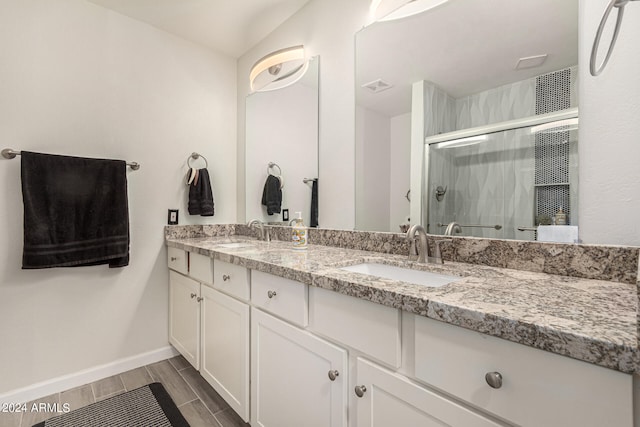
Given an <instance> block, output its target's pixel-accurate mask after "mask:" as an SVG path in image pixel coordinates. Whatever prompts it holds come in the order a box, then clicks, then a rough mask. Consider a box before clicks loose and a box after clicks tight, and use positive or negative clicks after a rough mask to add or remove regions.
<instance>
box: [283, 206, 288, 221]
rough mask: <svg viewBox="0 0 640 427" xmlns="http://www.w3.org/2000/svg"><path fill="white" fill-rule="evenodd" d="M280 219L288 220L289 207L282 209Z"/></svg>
mask: <svg viewBox="0 0 640 427" xmlns="http://www.w3.org/2000/svg"><path fill="white" fill-rule="evenodd" d="M282 220H283V221H289V209H282Z"/></svg>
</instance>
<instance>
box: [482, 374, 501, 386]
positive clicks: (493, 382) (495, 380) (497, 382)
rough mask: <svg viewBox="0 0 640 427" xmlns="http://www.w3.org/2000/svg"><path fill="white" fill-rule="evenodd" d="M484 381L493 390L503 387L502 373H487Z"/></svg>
mask: <svg viewBox="0 0 640 427" xmlns="http://www.w3.org/2000/svg"><path fill="white" fill-rule="evenodd" d="M484 379H485V380H486V381H487V384H489V387H491V388H500V387H502V374H501V373H500V372H487V374H486V375H485V376H484Z"/></svg>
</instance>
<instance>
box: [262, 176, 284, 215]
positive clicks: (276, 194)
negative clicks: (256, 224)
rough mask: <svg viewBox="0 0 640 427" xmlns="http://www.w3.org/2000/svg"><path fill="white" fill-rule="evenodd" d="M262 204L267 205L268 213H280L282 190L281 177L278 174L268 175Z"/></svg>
mask: <svg viewBox="0 0 640 427" xmlns="http://www.w3.org/2000/svg"><path fill="white" fill-rule="evenodd" d="M262 204H263V205H264V206H266V207H267V214H269V215H273V214H274V213H280V205H281V204H282V190H281V189H280V179H279V178H278V177H277V176H274V175H269V176H268V177H267V181H266V182H265V183H264V190H263V191H262Z"/></svg>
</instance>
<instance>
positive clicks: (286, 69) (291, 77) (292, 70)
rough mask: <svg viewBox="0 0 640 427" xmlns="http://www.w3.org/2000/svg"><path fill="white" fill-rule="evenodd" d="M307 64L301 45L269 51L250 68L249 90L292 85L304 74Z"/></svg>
mask: <svg viewBox="0 0 640 427" xmlns="http://www.w3.org/2000/svg"><path fill="white" fill-rule="evenodd" d="M307 66H308V61H307V60H306V57H305V52H304V46H302V45H299V46H292V47H288V48H285V49H280V50H277V51H275V52H271V53H270V54H268V55H267V56H265V57H263V58H261V59H260V60H259V61H258V62H256V63H255V64H254V66H253V67H252V68H251V73H250V74H249V83H250V85H251V91H252V92H265V91H269V90H276V89H281V88H283V87H287V86H289V85H292V84H293V83H295V82H297V81H298V80H299V79H300V78H302V76H304V73H305V72H306V70H307Z"/></svg>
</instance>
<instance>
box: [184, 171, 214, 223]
mask: <svg viewBox="0 0 640 427" xmlns="http://www.w3.org/2000/svg"><path fill="white" fill-rule="evenodd" d="M188 207H189V215H200V216H213V214H214V208H213V190H212V188H211V181H210V180H209V171H207V169H198V175H197V179H194V180H193V182H192V183H191V185H190V186H189V205H188Z"/></svg>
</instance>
